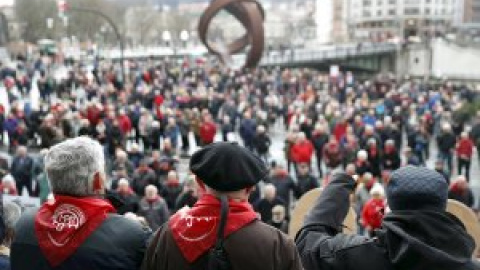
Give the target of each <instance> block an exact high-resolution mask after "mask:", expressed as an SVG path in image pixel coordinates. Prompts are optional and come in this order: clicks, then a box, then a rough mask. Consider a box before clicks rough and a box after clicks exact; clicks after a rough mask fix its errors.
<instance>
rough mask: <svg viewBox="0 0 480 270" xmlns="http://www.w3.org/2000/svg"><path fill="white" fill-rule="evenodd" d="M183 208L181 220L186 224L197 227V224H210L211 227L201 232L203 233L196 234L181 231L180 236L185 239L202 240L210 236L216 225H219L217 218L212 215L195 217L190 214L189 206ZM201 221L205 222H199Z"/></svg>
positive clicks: (191, 240)
mask: <svg viewBox="0 0 480 270" xmlns="http://www.w3.org/2000/svg"><path fill="white" fill-rule="evenodd" d="M182 210H183V211H182ZM182 210H180V213H181V217H180V220H181V221H182V222H184V225H185V226H186V227H187V228H192V227H195V225H197V226H202V225H203V226H205V225H207V226H210V229H209V230H208V231H207V232H206V233H204V234H201V235H196V234H195V233H196V232H184V233H179V236H180V237H181V238H182V239H183V240H185V241H188V242H196V241H202V240H204V239H205V238H206V237H208V236H209V235H210V234H211V233H212V232H214V230H215V227H216V226H217V221H216V219H215V218H212V217H194V216H192V215H189V214H188V213H187V211H186V210H187V208H183V209H182ZM212 221H213V222H212ZM199 223H203V224H199Z"/></svg>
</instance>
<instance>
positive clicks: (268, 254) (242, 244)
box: [142, 221, 302, 270]
mask: <svg viewBox="0 0 480 270" xmlns="http://www.w3.org/2000/svg"><path fill="white" fill-rule="evenodd" d="M224 246H225V251H226V253H227V254H228V259H229V260H230V263H231V265H232V268H231V270H246V269H248V270H301V269H302V266H301V263H300V258H299V256H298V252H297V250H296V248H295V245H294V243H293V241H292V240H290V239H289V238H288V237H287V236H286V235H284V234H283V233H282V232H280V231H279V230H277V229H275V228H273V227H271V226H269V225H267V224H264V223H262V222H260V221H254V222H252V223H250V224H249V225H247V226H246V227H244V228H242V229H240V230H239V231H237V232H235V233H233V234H231V235H230V236H228V238H227V239H226V240H225V244H224ZM207 263H208V252H207V253H205V254H204V255H202V256H201V257H200V258H198V259H197V260H196V261H194V262H193V263H191V264H189V263H188V262H187V261H186V260H185V258H184V257H183V255H182V253H181V252H180V250H179V248H178V246H177V244H176V243H175V240H174V238H173V235H172V232H171V230H170V227H169V226H163V227H162V228H160V229H159V230H158V232H157V234H156V236H155V238H154V240H153V241H152V243H151V245H150V247H149V248H148V251H147V255H146V256H145V260H144V262H143V266H142V270H160V269H161V270H199V269H202V270H203V269H207Z"/></svg>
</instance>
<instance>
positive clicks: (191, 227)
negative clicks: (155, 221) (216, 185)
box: [169, 194, 257, 263]
mask: <svg viewBox="0 0 480 270" xmlns="http://www.w3.org/2000/svg"><path fill="white" fill-rule="evenodd" d="M229 208H230V209H229V213H228V219H227V222H226V226H225V237H228V236H229V235H230V234H232V233H234V232H236V231H238V230H240V229H242V228H243V227H245V226H246V225H248V224H250V223H251V222H252V221H254V220H256V219H257V213H255V212H254V211H253V209H252V206H251V205H250V204H249V203H248V202H247V201H245V202H237V201H233V200H229ZM219 223H220V201H219V200H218V199H217V198H216V197H214V196H212V195H209V194H205V195H203V196H202V197H201V198H200V199H199V201H198V202H197V203H196V204H195V205H194V206H193V208H191V209H188V208H184V209H182V210H180V211H179V212H177V213H176V214H175V215H174V216H172V217H171V218H170V221H169V226H170V230H171V231H172V234H173V239H175V242H176V243H177V246H178V248H179V249H180V251H181V253H182V254H183V257H184V258H185V259H186V260H187V261H188V262H189V263H192V262H194V261H195V260H196V259H198V258H199V257H200V256H202V255H203V254H204V253H205V252H207V251H208V250H209V249H210V248H212V247H213V245H214V244H215V241H216V240H217V226H218V224H219Z"/></svg>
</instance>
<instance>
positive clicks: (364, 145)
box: [0, 58, 480, 235]
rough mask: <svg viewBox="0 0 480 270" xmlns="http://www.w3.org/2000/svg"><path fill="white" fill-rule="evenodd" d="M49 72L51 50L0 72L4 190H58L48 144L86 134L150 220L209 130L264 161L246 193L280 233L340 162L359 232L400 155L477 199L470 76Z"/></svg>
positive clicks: (194, 69)
mask: <svg viewBox="0 0 480 270" xmlns="http://www.w3.org/2000/svg"><path fill="white" fill-rule="evenodd" d="M57 69H58V67H57V68H56V66H55V64H52V63H49V61H47V58H38V59H37V60H36V61H31V62H18V64H17V66H16V67H15V68H12V67H7V66H5V67H3V68H2V69H1V72H0V75H1V79H3V82H4V86H5V91H7V94H8V99H9V105H10V106H9V110H6V109H5V107H6V106H5V105H2V106H0V118H1V119H0V121H1V122H3V125H0V129H1V130H0V134H2V138H1V140H0V142H1V143H2V144H3V143H5V144H6V145H5V149H6V150H5V152H8V153H9V154H11V155H12V159H11V160H9V159H8V158H2V159H0V174H1V176H2V183H1V186H0V190H1V191H2V192H3V194H9V195H18V194H22V193H24V192H27V193H28V195H29V196H33V197H40V200H41V201H42V202H52V201H54V200H55V199H54V197H53V196H52V195H51V194H52V188H53V187H52V186H51V185H50V184H49V179H48V178H49V177H50V175H48V174H47V173H46V171H45V168H44V167H45V164H44V159H45V156H46V155H47V153H48V149H49V148H51V147H52V146H54V145H57V144H58V143H60V142H62V141H65V140H67V139H69V138H75V137H79V136H87V137H90V138H92V139H94V140H96V141H98V142H99V143H100V144H101V146H102V148H103V152H104V154H105V157H106V158H105V167H106V173H107V176H108V177H107V179H108V181H107V184H106V188H107V190H108V191H107V197H109V198H111V200H112V201H114V202H115V201H119V202H122V203H118V204H115V203H114V204H113V206H115V207H116V211H117V212H118V213H119V214H122V215H126V216H130V217H132V218H138V219H140V220H141V222H143V223H144V224H148V226H149V227H150V228H151V229H153V230H157V229H158V228H161V227H162V225H163V224H165V223H166V222H168V221H169V220H170V218H171V216H175V214H176V213H177V212H178V211H179V210H180V209H182V208H183V207H184V206H189V207H193V206H194V205H195V203H196V202H197V200H198V199H199V195H198V183H197V181H196V175H195V174H193V173H192V172H191V171H188V170H187V169H182V166H181V165H182V162H185V161H187V160H188V159H189V158H190V154H191V153H192V152H193V151H194V150H196V149H197V148H198V147H205V146H207V145H210V144H212V143H213V142H214V141H218V140H220V141H230V142H238V143H240V144H242V145H244V146H245V147H246V148H247V149H248V150H250V151H251V152H252V153H254V154H255V155H256V156H257V157H258V158H260V159H261V160H262V162H263V163H264V164H265V165H266V166H267V167H268V169H269V172H268V175H267V176H266V177H264V179H263V181H261V182H260V183H257V184H255V185H254V188H253V190H252V193H251V195H250V196H249V201H250V203H251V205H253V207H254V209H255V211H256V212H257V214H259V216H260V218H261V220H262V221H263V222H265V223H267V224H270V225H272V226H274V227H276V228H277V229H280V230H282V231H283V232H285V233H287V232H288V225H287V224H288V221H289V219H290V212H291V209H292V207H293V206H294V204H295V201H296V200H297V199H298V198H300V197H301V196H302V195H304V194H305V193H307V192H308V191H310V190H312V189H315V188H317V187H326V186H328V184H329V183H330V182H331V181H332V176H333V175H334V174H335V173H336V172H338V171H344V172H346V173H347V174H349V175H355V177H356V178H357V182H358V183H359V184H358V186H357V187H356V189H355V191H354V194H355V196H354V209H355V210H356V212H357V217H358V220H357V221H358V225H359V226H358V228H359V231H360V233H361V234H365V235H373V234H374V231H375V230H376V229H379V228H380V226H381V224H382V219H383V217H384V215H385V212H386V209H387V202H386V200H385V187H386V186H387V184H388V182H389V180H390V178H391V177H390V176H391V173H392V172H393V171H395V170H398V169H399V168H401V167H404V166H407V165H413V166H427V165H429V162H428V161H429V160H432V159H434V161H435V163H434V164H435V165H434V168H432V169H435V170H436V171H437V172H439V173H440V174H441V175H442V176H443V177H444V179H445V181H446V182H447V183H448V184H449V192H448V196H449V198H452V199H455V200H458V201H460V202H462V203H464V204H465V205H467V206H469V207H472V208H475V207H476V206H475V203H476V201H478V198H475V197H474V195H473V194H474V193H473V192H472V190H471V188H470V187H469V183H470V179H471V173H470V169H471V167H472V162H474V160H473V157H474V153H475V150H476V149H480V115H479V116H473V117H472V118H473V119H471V120H470V121H467V119H465V118H464V117H458V116H457V114H456V112H457V111H458V110H459V109H461V108H462V106H463V105H464V104H466V103H471V102H473V101H475V100H476V99H477V96H478V93H477V92H476V91H473V90H471V89H469V88H467V87H461V86H456V85H453V84H451V83H449V82H443V83H429V82H419V81H416V80H414V79H409V78H406V79H403V80H397V79H395V78H393V77H390V76H377V77H374V78H371V79H369V80H360V79H357V78H356V77H355V75H354V74H352V73H351V72H346V73H344V74H340V75H338V76H335V77H331V76H329V75H328V74H324V73H322V72H319V71H315V70H311V69H280V68H259V69H257V70H255V71H234V70H229V69H227V68H223V67H218V66H209V65H207V64H205V63H193V62H188V61H184V63H183V64H177V63H176V62H171V61H167V60H163V61H155V60H153V59H149V60H145V61H133V60H132V61H130V62H129V64H128V70H129V72H128V76H127V77H126V78H124V79H123V78H122V77H121V76H120V72H119V69H118V65H116V64H114V63H109V62H107V61H95V62H94V64H93V66H92V68H88V67H87V66H86V65H83V64H80V63H76V64H74V65H72V66H69V67H68V73H67V75H66V76H65V77H64V78H57V77H58V76H56V73H55V71H56V70H57ZM32 91H38V92H39V99H40V101H39V102H37V101H34V100H32V98H31V97H32ZM34 104H36V105H34ZM3 134H6V137H4V136H3ZM279 134H280V135H279ZM283 134H285V135H283ZM275 140H279V141H281V142H282V143H283V145H284V148H283V149H284V152H283V153H284V154H283V155H281V156H280V155H276V154H275V155H273V154H272V153H273V151H272V145H273V142H274V141H275ZM433 148H435V149H437V150H438V151H437V152H438V153H436V155H435V156H434V157H433V154H434V151H433V150H432V149H433ZM275 153H276V152H275ZM454 163H456V164H454ZM454 165H457V166H454ZM57 188H58V187H57Z"/></svg>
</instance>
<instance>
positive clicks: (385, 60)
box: [100, 43, 399, 73]
mask: <svg viewBox="0 0 480 270" xmlns="http://www.w3.org/2000/svg"><path fill="white" fill-rule="evenodd" d="M398 49H399V47H398V45H396V44H393V43H363V44H343V45H335V46H334V45H322V46H319V47H318V48H316V49H296V50H290V49H287V50H283V51H265V53H264V55H263V58H262V60H261V62H260V66H262V67H309V68H316V69H328V68H329V67H330V66H331V65H339V66H340V67H342V68H344V69H348V70H351V71H358V72H367V73H376V72H379V71H385V72H391V71H394V70H395V57H396V52H397V50H398ZM206 55H207V51H206V50H205V48H203V47H188V48H179V49H173V48H170V47H138V48H133V49H127V50H125V58H126V59H146V58H161V57H184V56H206ZM100 56H102V57H104V58H107V59H119V58H120V51H119V50H118V49H111V50H102V51H101V52H100ZM244 59H245V55H244V54H239V55H234V56H233V57H232V65H233V66H241V63H243V62H244Z"/></svg>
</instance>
